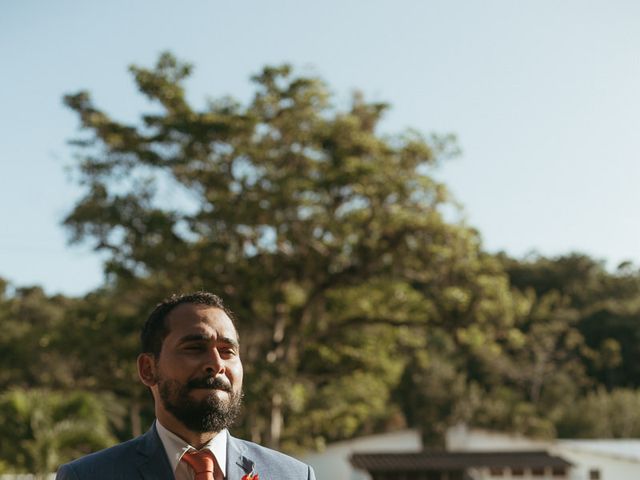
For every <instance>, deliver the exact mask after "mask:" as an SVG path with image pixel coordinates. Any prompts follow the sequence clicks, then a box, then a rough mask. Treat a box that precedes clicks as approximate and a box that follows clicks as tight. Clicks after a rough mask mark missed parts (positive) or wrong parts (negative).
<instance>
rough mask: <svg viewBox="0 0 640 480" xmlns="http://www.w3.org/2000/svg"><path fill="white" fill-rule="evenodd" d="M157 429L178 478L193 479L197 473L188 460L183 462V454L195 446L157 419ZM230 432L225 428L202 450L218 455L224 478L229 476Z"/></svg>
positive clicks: (178, 479)
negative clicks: (228, 444) (228, 451)
mask: <svg viewBox="0 0 640 480" xmlns="http://www.w3.org/2000/svg"><path fill="white" fill-rule="evenodd" d="M156 430H158V436H159V437H160V441H161V442H162V445H163V446H164V449H165V451H166V452H167V458H169V464H170V465H171V469H172V470H173V472H174V474H175V477H176V480H193V479H194V477H195V474H194V473H193V470H192V469H191V467H189V465H187V464H186V462H181V461H180V460H181V459H182V456H183V455H184V454H185V453H187V452H189V451H192V450H193V451H197V449H196V448H195V447H192V446H191V445H189V444H188V443H187V442H185V441H184V440H183V439H181V438H180V437H179V436H177V435H176V434H175V433H173V432H170V431H169V430H167V429H166V428H165V427H164V426H163V425H162V424H161V423H160V422H159V421H158V420H157V419H156ZM228 435H229V432H228V431H227V430H226V429H225V430H222V431H221V432H220V433H218V434H217V435H216V436H215V437H213V438H212V439H211V440H209V442H208V443H207V444H206V445H205V446H204V447H202V448H201V449H200V450H203V449H205V448H206V449H207V450H209V451H210V452H211V453H213V456H214V457H216V461H217V462H218V465H219V466H220V470H221V472H222V475H223V476H224V478H227V471H226V469H227V436H228Z"/></svg>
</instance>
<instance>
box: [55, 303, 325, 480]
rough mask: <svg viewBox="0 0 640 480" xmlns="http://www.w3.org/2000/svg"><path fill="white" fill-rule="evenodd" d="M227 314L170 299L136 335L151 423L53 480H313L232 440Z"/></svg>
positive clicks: (236, 392)
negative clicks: (149, 396)
mask: <svg viewBox="0 0 640 480" xmlns="http://www.w3.org/2000/svg"><path fill="white" fill-rule="evenodd" d="M231 318H232V314H231V312H230V311H229V310H228V309H227V308H226V307H225V305H224V304H223V302H222V300H221V299H220V298H219V297H217V296H216V295H213V294H210V293H206V292H198V293H194V294H190V295H173V296H171V297H169V298H168V299H167V300H165V301H163V302H162V303H160V304H159V305H158V306H157V307H156V308H155V309H154V311H153V312H152V313H151V315H150V316H149V318H148V319H147V321H146V323H145V325H144V328H143V330H142V334H141V340H142V353H141V354H140V355H139V356H138V375H139V377H140V380H141V381H142V383H144V384H145V385H146V386H147V387H149V388H150V389H151V392H152V394H153V399H154V406H155V414H156V421H155V423H154V424H153V426H152V427H151V429H150V430H149V431H148V432H147V433H145V434H144V435H142V436H140V437H138V438H135V439H133V440H129V441H128V442H125V443H122V444H120V445H116V446H115V447H111V448H108V449H106V450H102V451H100V452H97V453H93V454H91V455H87V456H86V457H83V458H80V459H78V460H75V461H73V462H71V463H68V464H66V465H63V466H62V467H60V469H59V470H58V474H57V476H56V479H57V480H85V479H86V480H89V479H96V480H101V479H105V480H106V479H121V480H128V479H132V480H133V479H146V480H151V479H154V480H155V479H160V480H163V479H164V480H169V479H174V478H175V479H176V480H192V479H195V480H223V479H227V480H288V479H291V480H315V475H314V472H313V469H312V468H311V467H309V466H308V465H305V464H304V463H302V462H299V461H298V460H295V459H293V458H291V457H288V456H286V455H284V454H282V453H279V452H276V451H273V450H269V449H267V448H264V447H261V446H259V445H256V444H255V443H251V442H247V441H244V440H239V439H236V438H234V437H232V436H231V435H230V434H229V432H228V430H227V428H228V427H230V426H231V425H232V423H233V421H234V420H235V418H236V416H237V415H238V412H239V410H240V402H241V397H242V362H241V361H240V355H239V353H240V352H239V343H238V342H239V340H238V333H237V331H236V328H235V325H234V323H233V321H232V320H231Z"/></svg>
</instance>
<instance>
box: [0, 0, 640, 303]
mask: <svg viewBox="0 0 640 480" xmlns="http://www.w3.org/2000/svg"><path fill="white" fill-rule="evenodd" d="M165 50H169V51H171V52H173V53H174V54H175V55H177V56H178V57H179V58H180V59H182V60H186V61H189V62H191V63H193V64H194V66H195V70H194V73H193V76H192V77H191V79H190V80H189V81H188V82H187V90H188V97H189V99H190V100H191V101H192V102H193V103H195V104H196V105H198V104H201V105H203V104H204V102H205V100H206V99H207V98H217V97H220V96H223V95H232V96H234V97H236V98H239V99H240V100H246V99H248V98H250V96H251V94H252V86H251V83H250V82H249V77H250V76H251V75H252V74H254V73H256V72H258V71H259V70H260V69H261V68H262V67H263V66H264V65H266V64H271V65H274V64H275V65H277V64H281V63H285V62H286V63H291V64H293V65H294V66H295V67H296V68H297V69H298V70H299V71H300V72H303V73H307V74H313V75H317V76H320V77H322V78H323V79H324V80H325V81H326V82H327V83H328V84H329V85H330V87H331V89H332V91H333V92H334V93H335V95H336V100H337V102H340V101H345V102H346V100H347V99H348V98H349V96H350V94H351V92H352V91H353V90H355V89H358V90H361V91H362V92H364V94H365V96H366V98H367V99H368V100H370V101H385V102H388V103H389V104H390V105H391V107H392V108H391V110H390V111H389V113H388V115H387V117H386V119H385V121H384V123H383V129H384V131H385V132H390V133H392V132H396V133H400V132H402V131H403V130H405V129H407V128H414V129H417V130H419V131H421V132H423V133H425V134H429V133H432V132H435V133H440V134H445V133H454V134H456V136H457V137H458V142H459V146H460V148H461V151H462V153H461V155H460V156H459V157H457V158H455V159H452V160H448V161H446V162H445V163H444V164H443V165H442V166H441V167H440V168H439V169H438V171H437V172H436V175H437V177H438V178H439V179H440V180H442V181H444V182H445V183H446V184H447V185H448V186H449V188H450V189H451V191H452V192H453V193H454V195H455V196H456V198H457V200H458V201H459V202H460V203H461V204H462V205H463V208H464V216H465V218H466V222H467V223H468V224H469V225H471V226H473V227H475V228H477V229H478V230H479V231H480V233H481V236H482V239H483V245H484V248H485V249H486V250H488V251H491V252H497V251H506V252H507V253H509V254H510V255H513V256H515V257H518V258H523V257H525V256H527V255H530V254H531V252H539V253H540V254H543V255H549V256H557V255H562V254H567V253H569V252H574V251H578V252H583V253H586V254H588V255H591V256H593V257H595V258H597V259H599V260H602V261H604V262H605V263H606V264H607V265H608V266H609V267H610V268H615V266H616V265H617V264H618V263H620V262H622V261H626V260H629V261H632V262H634V264H636V265H638V264H640V218H638V215H637V208H638V206H639V205H640V188H639V185H640V161H639V160H640V159H639V157H640V153H639V152H640V135H639V134H638V126H639V125H640V118H639V117H640V81H639V79H640V2H637V1H635V0H607V1H589V0H522V1H517V2H515V1H513V0H483V1H475V0H466V1H462V0H441V1H432V0H393V1H392V0H349V1H345V0H323V1H322V2H311V1H301V0H270V1H264V0H252V1H247V0H245V1H243V0H237V1H234V2H229V1H219V0H186V1H183V2H175V1H168V0H153V1H151V0H138V1H132V0H130V1H125V0H110V1H109V2H88V1H86V0H73V1H72V0H56V1H54V2H47V1H36V0H21V1H19V2H17V1H11V0H0V58H1V59H2V75H0V277H2V278H5V279H7V280H9V281H10V282H11V283H12V285H14V286H18V287H20V286H29V285H40V286H42V287H43V288H45V290H46V291H47V292H48V293H50V294H53V293H64V294H67V295H82V294H84V293H86V292H88V291H90V290H92V289H94V288H96V287H97V286H99V285H100V284H101V283H102V281H103V275H102V266H101V265H102V258H101V257H100V255H98V254H96V253H95V252H93V251H91V249H90V248H89V247H88V246H87V245H69V243H68V239H69V235H68V232H67V231H65V229H64V228H63V227H62V225H61V222H62V219H63V218H64V217H65V214H66V213H68V212H69V211H70V209H71V208H72V207H73V205H74V203H75V202H76V201H77V200H78V199H79V198H80V195H81V194H82V189H81V187H80V186H78V185H76V184H75V183H74V182H73V181H72V178H73V175H72V174H71V172H72V167H73V165H74V157H73V150H72V149H71V147H70V146H69V145H68V143H67V142H68V140H70V139H72V138H74V137H75V136H77V134H78V121H77V118H76V117H75V116H74V114H73V112H71V111H70V110H69V109H67V108H66V107H64V106H63V104H62V96H63V95H64V94H66V93H73V92H77V91H78V90H88V91H90V92H91V94H92V97H93V99H94V101H95V103H96V104H97V105H98V106H99V107H100V108H102V109H104V110H105V111H107V112H108V113H109V114H110V115H112V116H113V117H115V118H117V119H118V120H122V121H127V122H135V121H136V119H137V118H138V116H139V115H140V113H142V112H145V111H149V109H150V106H149V105H148V104H147V103H146V101H145V100H144V99H143V98H142V97H141V96H140V95H139V94H138V93H137V91H136V89H135V86H134V84H133V81H132V78H131V75H130V74H129V73H128V71H127V68H128V66H129V65H131V64H137V65H142V66H149V67H150V66H152V65H153V64H154V63H155V60H156V59H157V57H158V55H159V53H160V52H162V51H165Z"/></svg>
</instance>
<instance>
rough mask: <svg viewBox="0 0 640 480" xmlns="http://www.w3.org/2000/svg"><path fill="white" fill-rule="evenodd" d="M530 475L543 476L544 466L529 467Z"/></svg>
mask: <svg viewBox="0 0 640 480" xmlns="http://www.w3.org/2000/svg"><path fill="white" fill-rule="evenodd" d="M531 475H533V476H534V477H544V467H533V468H532V469H531Z"/></svg>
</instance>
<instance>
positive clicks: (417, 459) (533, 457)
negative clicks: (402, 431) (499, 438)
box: [350, 450, 571, 472]
mask: <svg viewBox="0 0 640 480" xmlns="http://www.w3.org/2000/svg"><path fill="white" fill-rule="evenodd" d="M350 461H351V464H352V465H353V466H354V467H356V468H360V469H362V470H366V471H368V472H382V471H384V472H391V471H403V472H408V471H412V472H415V471H426V470H461V469H466V468H473V467H497V468H499V467H503V468H504V467H525V468H526V467H528V468H534V467H569V466H571V463H569V462H567V461H566V460H564V459H563V458H560V457H556V456H553V455H549V453H547V452H546V451H542V450H541V451H519V452H445V451H424V452H418V453H354V454H353V455H352V456H351V458H350Z"/></svg>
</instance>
